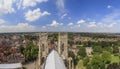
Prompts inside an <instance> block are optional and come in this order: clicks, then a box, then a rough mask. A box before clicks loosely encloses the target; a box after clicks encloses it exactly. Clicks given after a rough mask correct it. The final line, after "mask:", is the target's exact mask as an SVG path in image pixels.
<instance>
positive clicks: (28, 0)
mask: <svg viewBox="0 0 120 69" xmlns="http://www.w3.org/2000/svg"><path fill="white" fill-rule="evenodd" d="M47 1H48V0H19V3H18V4H17V6H18V9H19V8H20V7H23V8H26V7H34V6H36V5H37V3H43V2H47Z"/></svg>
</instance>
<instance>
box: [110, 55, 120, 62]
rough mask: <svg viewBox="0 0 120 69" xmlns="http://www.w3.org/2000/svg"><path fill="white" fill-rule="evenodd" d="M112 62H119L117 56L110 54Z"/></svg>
mask: <svg viewBox="0 0 120 69" xmlns="http://www.w3.org/2000/svg"><path fill="white" fill-rule="evenodd" d="M114 62H120V58H119V56H112V57H111V63H114Z"/></svg>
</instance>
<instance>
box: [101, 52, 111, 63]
mask: <svg viewBox="0 0 120 69" xmlns="http://www.w3.org/2000/svg"><path fill="white" fill-rule="evenodd" d="M101 57H102V60H103V62H104V63H105V64H106V63H110V61H111V53H110V52H108V51H103V53H102V55H101Z"/></svg>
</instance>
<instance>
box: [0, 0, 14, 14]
mask: <svg viewBox="0 0 120 69" xmlns="http://www.w3.org/2000/svg"><path fill="white" fill-rule="evenodd" d="M13 3H15V1H14V0H0V15H3V14H8V13H13V12H15V9H14V8H13Z"/></svg>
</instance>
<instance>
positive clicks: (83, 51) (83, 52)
mask: <svg viewBox="0 0 120 69" xmlns="http://www.w3.org/2000/svg"><path fill="white" fill-rule="evenodd" d="M78 55H80V56H81V57H82V58H83V57H85V56H86V50H85V47H79V51H78Z"/></svg>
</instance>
